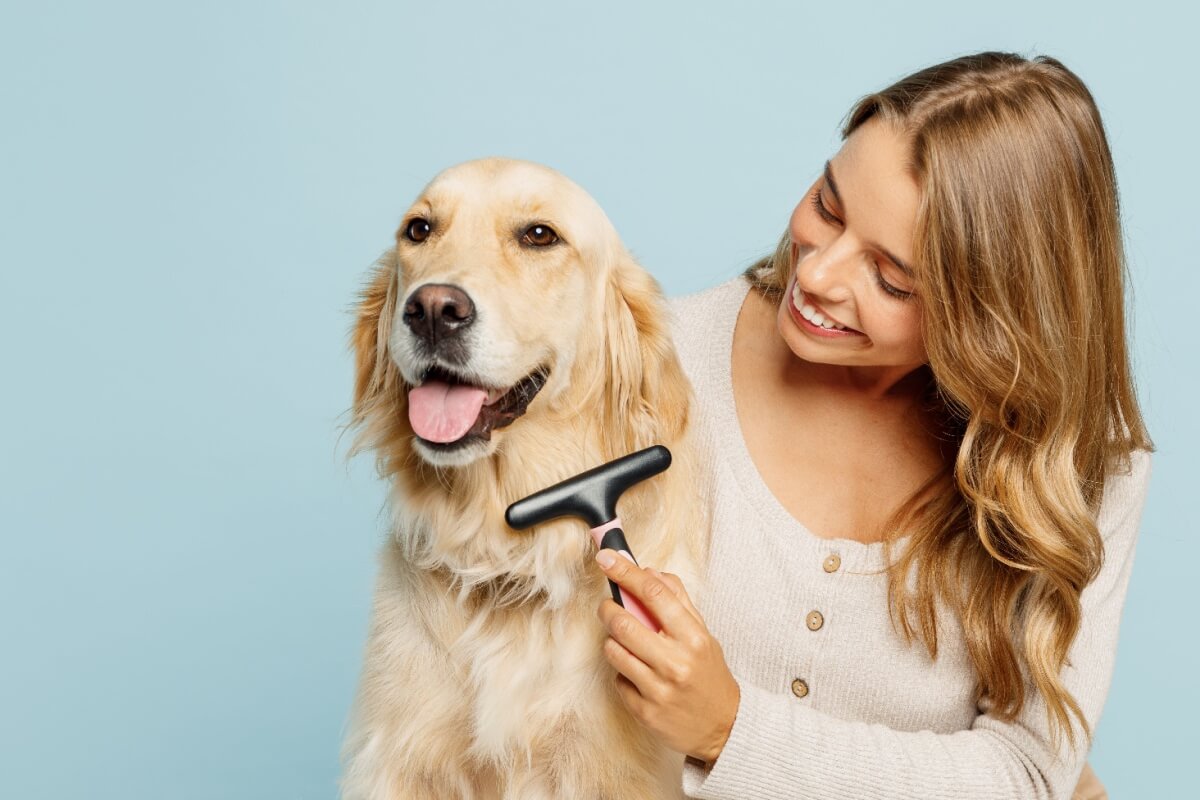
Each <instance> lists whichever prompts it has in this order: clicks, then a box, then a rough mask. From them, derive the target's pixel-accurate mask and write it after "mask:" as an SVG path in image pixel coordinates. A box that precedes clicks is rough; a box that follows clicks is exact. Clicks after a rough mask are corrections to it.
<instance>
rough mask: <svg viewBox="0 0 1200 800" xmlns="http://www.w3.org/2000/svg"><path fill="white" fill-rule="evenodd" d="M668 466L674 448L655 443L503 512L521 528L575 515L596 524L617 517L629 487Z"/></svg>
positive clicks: (559, 484) (590, 526)
mask: <svg viewBox="0 0 1200 800" xmlns="http://www.w3.org/2000/svg"><path fill="white" fill-rule="evenodd" d="M669 466H671V451H670V450H668V449H667V448H665V447H663V446H662V445H661V444H656V445H652V446H650V447H647V448H645V449H644V450H638V451H637V452H636V453H630V454H629V455H627V456H621V457H620V458H618V459H615V460H613V461H609V462H608V463H607V464H601V465H600V466H598V467H593V468H592V469H589V470H588V471H587V472H581V473H579V474H578V475H576V476H575V477H573V478H567V479H566V480H565V481H561V482H560V483H556V484H554V485H553V486H550V487H547V488H545V489H542V490H541V491H540V492H535V493H534V494H531V495H529V496H528V497H526V498H524V499H522V500H518V501H517V502H515V503H513V504H512V505H510V506H509V507H508V509H507V510H506V511H505V512H504V519H505V521H506V522H508V524H509V526H510V527H512V528H516V529H517V530H521V529H523V528H528V527H531V526H533V525H537V524H539V523H542V522H546V521H547V520H551V519H554V518H555V517H565V516H572V517H579V518H580V519H582V520H583V521H584V522H586V523H587V524H588V527H589V528H595V527H597V526H599V525H603V524H604V523H606V522H609V521H611V520H613V519H614V518H616V516H617V500H619V499H620V497H621V494H622V493H623V492H624V491H625V490H626V489H628V488H629V487H630V486H633V485H634V484H636V483H640V482H641V481H644V480H645V479H646V478H650V477H652V476H654V475H657V474H658V473H660V472H662V471H663V470H665V469H666V468H667V467H669Z"/></svg>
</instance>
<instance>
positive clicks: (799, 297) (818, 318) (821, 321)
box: [792, 284, 846, 331]
mask: <svg viewBox="0 0 1200 800" xmlns="http://www.w3.org/2000/svg"><path fill="white" fill-rule="evenodd" d="M792 303H793V305H795V306H796V308H798V309H800V316H802V317H804V318H805V319H806V320H808V321H809V322H811V323H812V324H814V325H820V326H821V327H822V328H825V329H826V330H829V329H830V328H832V329H834V330H838V331H844V330H846V326H845V325H839V324H837V323H836V322H834V321H833V320H831V319H825V316H824V315H823V314H821V313H820V312H819V311H817V310H816V309H815V308H813V307H812V306H811V305H809V304H808V303H805V302H804V293H803V292H801V291H800V287H799V286H797V285H794V284H793V285H792Z"/></svg>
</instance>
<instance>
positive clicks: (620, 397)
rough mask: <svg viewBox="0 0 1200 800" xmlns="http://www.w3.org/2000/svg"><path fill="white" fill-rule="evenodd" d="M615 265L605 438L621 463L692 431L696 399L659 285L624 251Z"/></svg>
mask: <svg viewBox="0 0 1200 800" xmlns="http://www.w3.org/2000/svg"><path fill="white" fill-rule="evenodd" d="M614 260H615V264H614V266H613V269H612V270H610V272H609V282H608V286H607V287H606V292H607V297H606V301H605V302H606V308H605V314H604V324H605V338H606V339H607V343H608V348H607V354H606V355H607V358H608V359H609V362H608V365H607V369H606V373H607V374H606V377H607V385H606V387H605V391H604V397H605V406H606V408H605V413H604V418H605V420H606V422H607V430H605V431H604V432H603V436H604V438H605V440H606V441H605V445H606V448H605V449H606V450H608V453H609V455H610V456H612V457H614V458H615V457H618V456H622V455H625V454H627V453H631V452H633V451H634V450H640V449H642V448H644V447H649V446H650V445H652V444H668V443H672V442H674V441H676V440H677V439H678V438H679V437H680V436H681V435H682V433H683V431H684V429H685V428H686V426H687V422H688V413H689V410H690V405H691V401H692V398H691V384H689V383H688V380H687V378H686V376H685V375H684V372H683V367H682V366H681V365H680V363H679V357H678V356H677V355H676V352H675V343H674V341H673V340H672V338H671V327H670V320H669V319H668V316H667V315H668V313H669V310H668V308H667V304H666V301H665V298H664V297H663V294H662V289H661V288H660V286H659V284H658V281H656V280H655V279H654V277H653V276H651V275H650V274H649V273H648V272H646V271H645V270H644V269H642V267H641V266H639V265H638V264H637V263H636V262H635V261H634V260H633V257H632V256H630V255H629V254H628V253H627V252H625V251H624V248H620V249H619V254H618V255H617V257H616V258H615V259H614Z"/></svg>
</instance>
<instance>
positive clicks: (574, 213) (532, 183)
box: [422, 159, 611, 233]
mask: <svg viewBox="0 0 1200 800" xmlns="http://www.w3.org/2000/svg"><path fill="white" fill-rule="evenodd" d="M422 199H423V200H424V201H425V202H427V203H429V205H430V206H431V207H432V208H433V209H434V211H435V212H436V211H438V210H439V209H440V210H445V211H449V212H451V213H462V212H465V213H472V212H474V213H484V214H490V215H516V216H528V217H530V218H531V219H532V218H535V217H536V218H539V219H540V220H541V221H549V222H558V223H559V224H560V225H567V226H570V225H576V226H581V227H585V228H588V229H591V230H593V231H595V232H597V233H600V232H601V231H603V230H604V229H605V228H608V227H611V225H610V223H609V221H608V218H607V216H606V215H605V214H604V212H603V210H601V208H600V206H599V205H598V204H597V203H596V201H595V200H594V199H593V198H592V196H591V195H589V194H588V193H587V192H585V191H584V190H583V189H582V188H581V187H580V186H579V185H578V184H576V183H575V182H574V181H572V180H571V179H569V178H567V177H566V176H565V175H563V174H562V173H560V172H557V171H555V170H553V169H551V168H549V167H546V166H543V165H541V164H536V163H533V162H530V161H517V160H513V159H480V160H478V161H468V162H466V163H464V164H458V165H456V166H454V167H450V168H449V169H447V170H445V171H444V172H442V173H440V174H439V175H437V177H435V178H434V179H433V180H432V181H431V182H430V183H429V185H428V186H427V187H426V188H425V191H424V192H423V193H422ZM576 233H579V231H576Z"/></svg>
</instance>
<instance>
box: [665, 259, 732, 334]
mask: <svg viewBox="0 0 1200 800" xmlns="http://www.w3.org/2000/svg"><path fill="white" fill-rule="evenodd" d="M748 288H749V283H747V282H746V279H745V278H743V277H742V276H741V274H738V275H734V276H733V277H732V278H728V279H726V280H723V281H721V282H720V283H717V284H715V285H713V286H709V287H708V288H706V289H700V290H697V291H693V292H689V293H687V294H681V295H675V296H673V297H668V298H667V305H668V307H669V309H670V315H671V326H672V331H673V332H675V333H676V336H675V341H676V342H677V343H679V342H686V341H689V340H694V339H696V338H705V336H706V335H712V334H713V333H714V332H716V330H717V328H718V327H719V326H716V325H714V324H713V322H714V320H717V319H724V318H725V317H724V316H723V315H724V314H728V313H736V311H737V309H738V308H740V307H741V304H742V300H743V299H744V298H745V296H746V290H747V289H748Z"/></svg>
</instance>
